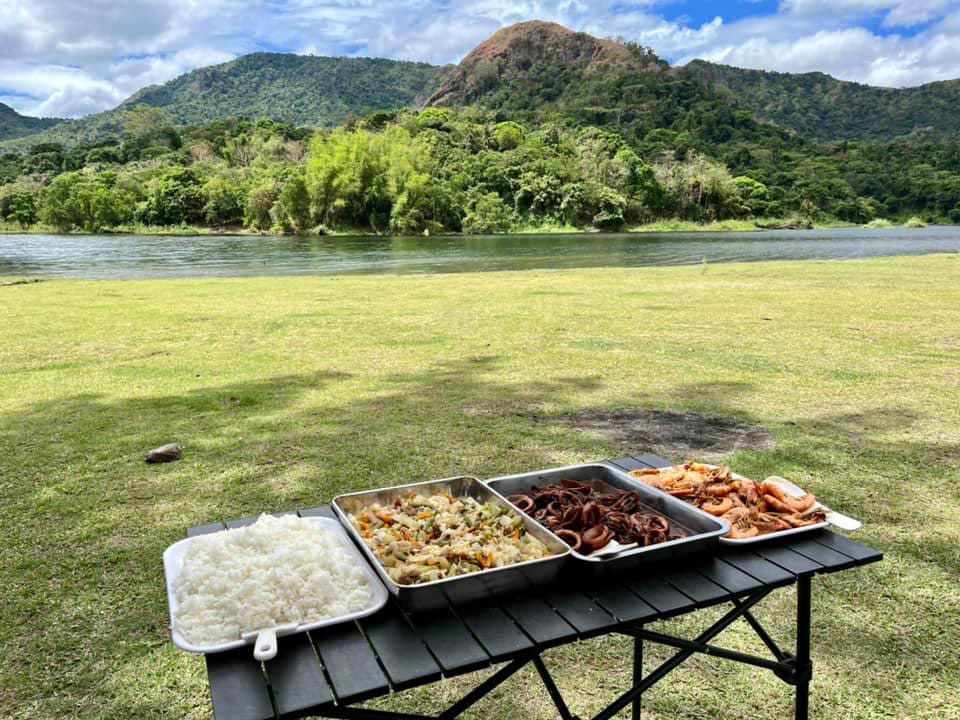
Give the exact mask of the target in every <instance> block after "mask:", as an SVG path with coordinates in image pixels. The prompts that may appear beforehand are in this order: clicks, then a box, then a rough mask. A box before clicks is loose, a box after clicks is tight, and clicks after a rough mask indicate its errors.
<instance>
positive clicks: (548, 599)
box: [187, 456, 882, 720]
mask: <svg viewBox="0 0 960 720" xmlns="http://www.w3.org/2000/svg"><path fill="white" fill-rule="evenodd" d="M613 462H614V464H616V465H619V466H620V467H623V468H624V469H628V470H632V469H637V468H641V467H663V466H664V465H668V464H669V463H668V462H667V461H665V460H663V459H662V458H658V457H656V456H642V457H630V458H622V459H619V460H616V461H613ZM297 514H299V515H301V516H304V517H309V516H318V515H319V516H326V517H333V514H332V511H331V510H330V509H329V508H328V507H320V508H313V509H307V510H300V511H297ZM255 520H256V518H246V519H243V520H237V521H230V522H227V523H226V524H225V525H226V526H227V527H241V526H243V525H246V524H250V523H252V522H254V521H255ZM225 525H224V524H220V523H214V524H209V525H204V526H201V527H196V528H192V529H190V530H189V531H188V533H187V534H188V536H195V535H201V534H205V533H210V532H216V531H218V530H222V529H223V528H224V526H225ZM881 558H882V554H881V553H879V552H877V551H875V550H872V549H870V548H868V547H865V546H863V545H861V544H859V543H857V542H854V541H852V540H850V539H848V538H846V537H843V536H840V535H837V534H835V533H832V532H829V531H825V530H821V531H816V532H812V533H809V534H805V535H800V536H794V538H793V539H784V540H781V541H771V542H769V543H763V544H759V545H754V546H750V548H749V549H746V547H740V548H722V549H721V550H719V551H718V552H717V553H716V554H714V555H712V556H707V557H701V558H692V559H691V560H690V561H689V562H688V563H685V564H684V566H683V567H682V568H680V567H667V568H662V569H656V568H655V569H650V568H645V569H642V570H638V571H637V572H636V574H635V575H630V574H627V575H624V576H623V577H617V578H616V579H615V580H608V581H604V582H603V583H598V584H596V585H591V586H589V587H587V588H584V587H570V586H564V585H557V586H555V587H551V588H549V589H546V590H542V591H538V592H537V593H536V594H532V593H530V594H524V595H518V596H512V597H507V598H499V599H496V600H487V601H482V602H476V603H473V604H470V605H462V606H457V607H452V608H447V609H444V610H441V611H432V612H430V613H425V614H424V615H422V616H417V615H409V614H407V613H405V612H403V611H401V610H400V609H398V608H397V607H396V606H395V605H393V604H392V603H388V605H387V607H386V608H385V609H384V610H383V611H381V612H379V613H377V614H376V615H373V616H371V617H369V618H364V619H361V620H359V621H357V622H350V623H344V624H341V625H337V626H334V627H330V628H325V629H322V630H318V631H313V632H309V633H301V634H298V635H293V636H289V637H283V638H281V639H280V640H279V652H278V654H277V657H276V658H274V659H273V660H270V661H269V662H267V663H264V664H263V665H262V666H261V663H259V662H257V661H255V660H254V659H253V657H252V651H251V649H250V648H249V647H244V648H239V649H237V650H234V651H230V652H225V653H218V654H213V655H207V656H206V663H207V671H208V674H209V680H210V693H211V697H212V700H213V709H214V715H215V716H216V717H217V718H219V719H221V720H224V719H229V720H266V719H267V718H277V717H280V718H296V717H306V716H311V715H319V716H324V715H325V714H327V715H336V714H337V709H338V708H342V707H343V706H346V705H350V704H353V703H357V702H360V701H363V700H368V699H371V698H374V697H378V696H381V695H385V694H387V693H389V692H391V691H399V690H404V689H407V688H411V687H415V686H418V685H424V684H427V683H431V682H434V681H436V680H438V679H439V678H441V677H452V676H455V675H459V674H462V673H466V672H471V671H474V670H478V669H481V668H484V667H488V666H490V665H493V664H495V663H500V662H504V661H507V660H512V659H517V658H522V657H525V656H531V655H535V654H537V653H539V652H540V651H542V650H544V649H547V648H550V647H554V646H557V645H561V644H564V643H569V642H573V641H576V640H581V639H586V638H591V637H595V636H598V635H603V634H606V633H610V632H614V631H616V630H617V629H618V628H621V627H625V626H626V625H627V624H634V623H646V622H652V621H655V620H661V619H665V618H669V617H674V616H676V615H681V614H684V613H687V612H690V611H692V610H695V609H699V608H704V607H708V606H711V605H716V604H718V603H724V602H729V601H730V600H732V599H734V598H738V597H742V596H744V595H746V594H748V593H753V592H756V591H758V590H764V589H772V588H776V587H780V586H786V585H790V584H792V583H794V582H796V581H797V579H798V578H799V577H802V576H810V575H814V574H821V573H831V572H836V571H839V570H845V569H847V568H851V567H855V566H858V565H865V564H867V563H872V562H876V561H878V560H880V559H881ZM325 711H326V713H325Z"/></svg>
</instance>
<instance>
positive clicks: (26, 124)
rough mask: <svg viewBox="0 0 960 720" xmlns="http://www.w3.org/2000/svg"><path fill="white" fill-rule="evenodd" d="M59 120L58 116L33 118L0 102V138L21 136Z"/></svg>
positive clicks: (37, 130)
mask: <svg viewBox="0 0 960 720" xmlns="http://www.w3.org/2000/svg"><path fill="white" fill-rule="evenodd" d="M59 122H61V120H60V119H59V118H35V117H27V116H26V115H21V114H20V113H18V112H17V111H16V110H14V109H13V108H12V107H10V106H9V105H4V104H3V103H0V140H9V139H12V138H18V137H23V136H24V135H30V134H32V133H35V132H39V131H40V130H43V129H45V128H48V127H51V126H53V125H56V124H57V123H59Z"/></svg>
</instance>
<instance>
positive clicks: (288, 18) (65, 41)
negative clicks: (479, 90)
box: [0, 0, 960, 116]
mask: <svg viewBox="0 0 960 720" xmlns="http://www.w3.org/2000/svg"><path fill="white" fill-rule="evenodd" d="M668 2H675V0H646V1H640V2H626V3H625V2H622V0H519V1H517V2H510V1H508V0H473V1H472V2H470V1H469V0H396V1H393V2H386V1H383V0H263V1H261V2H257V1H256V0H139V2H137V3H129V2H119V3H118V2H116V0H85V1H84V2H75V1H74V0H3V6H4V7H3V23H2V24H0V96H4V97H7V98H9V99H10V100H11V104H12V105H14V107H16V108H17V109H19V110H21V111H26V112H29V113H31V114H39V113H45V114H48V115H51V114H52V115H66V116H76V115H81V114H85V113H88V112H93V111H97V110H103V109H107V108H109V107H113V106H114V105H116V104H117V103H118V102H120V101H121V100H123V99H124V98H125V97H127V96H128V95H130V94H131V93H133V92H134V91H136V90H137V89H139V88H140V87H142V86H144V85H147V84H151V83H161V82H164V81H166V80H169V79H171V78H173V77H176V76H177V75H179V74H181V73H183V72H187V71H189V70H191V69H193V68H196V67H200V66H203V65H208V64H211V63H217V62H223V61H225V60H228V59H230V58H232V57H235V56H237V55H240V54H243V53H247V52H251V51H253V50H257V49H287V50H292V51H300V52H309V53H313V54H320V55H344V54H346V55H367V56H380V57H392V58H398V59H406V60H421V61H425V62H432V63H438V64H440V63H448V62H457V61H459V60H460V59H461V58H462V57H463V56H464V55H466V53H467V52H469V51H470V49H471V48H472V47H473V46H474V45H476V44H477V43H478V42H480V41H481V40H483V39H485V38H486V37H487V36H489V35H490V34H492V33H493V32H494V31H495V30H496V29H497V28H499V27H501V26H504V25H508V24H510V23H513V22H518V21H521V20H529V19H533V18H538V19H542V20H552V21H555V22H559V23H561V24H564V25H566V26H568V27H570V28H573V29H575V30H583V31H586V32H589V33H592V34H594V35H599V36H623V37H626V38H628V39H631V40H635V41H637V42H640V43H642V44H645V45H649V46H651V47H653V48H654V50H656V51H657V52H658V53H659V54H661V55H663V56H664V57H666V58H668V59H670V60H671V61H674V62H685V61H687V60H690V59H692V58H694V57H703V58H706V59H711V60H715V61H718V62H726V63H731V64H735V65H742V66H746V67H757V68H764V69H775V70H783V71H791V72H805V71H810V70H821V71H824V72H829V73H831V74H833V75H836V76H838V77H842V78H844V79H850V80H857V81H860V82H869V83H874V84H884V85H912V84H918V83H921V82H927V81H930V80H936V79H944V78H951V77H958V76H960V50H958V48H960V0H781V4H780V8H779V10H778V11H777V12H776V13H769V14H766V15H763V14H758V15H755V16H752V17H747V18H744V19H741V20H738V21H734V22H730V21H727V20H725V19H724V18H723V17H722V16H721V15H720V14H719V13H718V16H717V17H715V18H714V19H712V20H710V21H708V22H704V23H700V24H697V25H694V24H691V23H690V22H689V21H686V20H684V19H678V20H666V19H664V17H663V15H662V12H663V9H664V6H665V4H666V3H668ZM880 27H885V28H886V31H885V32H883V33H879V32H874V31H872V30H871V29H869V28H880Z"/></svg>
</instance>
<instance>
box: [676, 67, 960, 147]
mask: <svg viewBox="0 0 960 720" xmlns="http://www.w3.org/2000/svg"><path fill="white" fill-rule="evenodd" d="M683 71H684V72H686V73H687V74H689V75H690V76H691V77H695V78H699V79H701V80H704V81H707V82H711V83H715V84H718V85H722V86H724V87H727V88H729V89H730V91H731V92H732V93H733V95H734V97H736V98H737V100H738V101H739V102H741V103H742V104H743V105H745V106H746V107H748V108H750V109H751V110H753V111H754V112H755V113H756V114H757V115H758V116H759V117H761V118H764V119H766V120H771V121H773V122H775V123H777V124H778V125H781V126H783V127H786V128H790V129H791V130H795V131H796V132H799V133H802V134H805V135H809V136H811V137H816V138H819V139H823V140H865V139H871V140H890V139H892V138H894V137H898V136H901V135H909V134H910V133H911V132H914V131H922V132H925V133H927V134H930V135H932V136H934V137H938V138H945V137H956V136H957V135H958V134H960V80H946V81H941V82H934V83H929V84H927V85H920V86H918V87H910V88H882V87H873V86H871V85H861V84H859V83H854V82H847V81H844V80H837V79H836V78H834V77H831V76H830V75H825V74H824V73H819V72H811V73H803V74H793V73H779V72H769V71H766V70H746V69H743V68H737V67H731V66H729V65H718V64H714V63H709V62H706V61H703V60H694V61H692V62H690V63H689V64H687V65H685V66H684V68H683Z"/></svg>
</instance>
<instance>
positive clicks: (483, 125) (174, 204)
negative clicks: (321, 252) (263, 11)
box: [0, 106, 960, 236]
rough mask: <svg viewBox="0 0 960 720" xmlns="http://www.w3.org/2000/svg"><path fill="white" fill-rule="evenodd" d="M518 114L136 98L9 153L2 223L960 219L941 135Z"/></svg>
mask: <svg viewBox="0 0 960 720" xmlns="http://www.w3.org/2000/svg"><path fill="white" fill-rule="evenodd" d="M506 116H507V115H506V114H505V113H502V112H501V113H494V112H491V111H489V110H485V109H483V108H479V107H467V108H461V109H450V108H435V107H431V108H427V109H425V110H422V111H419V112H417V111H412V110H402V111H378V112H372V113H370V114H369V115H367V116H365V117H362V118H354V119H353V120H352V121H351V122H350V123H348V124H345V125H344V126H342V127H339V128H336V129H333V130H325V129H314V128H307V127H293V126H291V125H288V124H285V123H278V122H274V121H271V120H259V121H252V120H247V119H230V120H222V121H217V122H215V123H211V124H209V125H205V126H191V127H175V126H173V125H172V124H171V123H170V121H169V118H167V117H165V116H164V115H163V113H162V111H160V110H158V109H156V108H147V107H145V106H138V107H136V108H134V109H133V110H130V111H129V112H128V113H127V116H126V120H125V122H124V126H123V131H122V135H120V136H118V137H115V138H112V139H108V140H104V141H102V142H99V143H98V144H97V145H96V146H93V147H73V148H67V147H64V146H61V145H58V144H55V143H45V144H40V145H36V146H34V147H32V148H31V149H30V151H29V152H28V153H27V154H25V155H18V154H5V155H2V156H0V227H2V232H8V233H9V232H20V231H21V230H20V229H21V228H26V231H27V232H49V231H51V230H52V231H54V232H57V233H66V232H75V231H77V232H81V233H84V234H93V235H96V234H101V233H110V234H116V233H125V234H134V235H140V234H143V235H151V234H162V235H175V234H181V235H197V236H199V235H222V234H238V229H239V234H247V233H250V234H256V235H264V234H266V235H357V234H359V235H366V234H372V235H390V236H414V235H455V234H461V233H462V234H466V235H498V234H506V233H537V232H539V233H574V232H624V231H626V232H674V231H677V232H699V231H718V232H721V231H727V230H734V231H739V232H744V231H752V230H760V229H781V228H797V229H799V228H813V227H835V226H837V225H838V224H839V225H846V226H851V227H854V226H866V227H870V228H881V227H888V226H889V225H891V224H892V223H893V221H894V220H900V221H906V222H908V224H910V226H911V227H916V226H922V225H924V224H926V223H944V224H952V223H960V174H958V175H956V176H955V175H954V174H952V173H951V171H949V170H946V169H945V170H942V171H940V170H937V171H932V174H929V173H928V175H929V176H927V175H925V176H923V177H920V175H917V174H916V173H915V172H914V170H917V168H928V167H933V166H936V165H943V166H944V167H946V166H947V165H950V163H951V162H952V160H950V158H953V157H954V156H956V157H960V149H958V150H957V152H956V153H955V154H953V155H950V154H947V155H944V154H943V153H944V152H946V150H945V149H944V148H943V147H942V146H941V145H939V144H937V143H928V144H923V145H915V144H914V145H910V147H909V148H906V147H904V146H903V144H902V143H892V144H890V145H889V146H886V147H883V148H881V147H878V146H875V145H870V144H863V145H862V146H861V145H855V144H853V143H849V144H847V147H846V149H845V150H843V152H840V150H839V149H838V148H835V147H833V146H830V145H816V144H813V143H811V142H809V141H800V140H798V139H795V138H792V137H790V136H786V135H782V134H780V132H779V131H774V130H773V129H771V128H768V127H761V126H758V125H756V124H755V123H752V122H750V121H747V120H746V119H745V118H739V120H738V123H739V124H738V125H737V126H736V127H734V126H731V127H730V129H729V130H728V131H725V135H724V137H725V138H726V139H720V138H719V137H717V138H714V137H712V136H710V135H709V134H704V133H703V132H700V133H698V132H693V131H692V130H688V131H683V132H681V131H678V130H666V129H664V128H655V129H652V130H650V131H649V132H647V133H646V134H644V135H643V136H640V135H630V134H625V131H624V129H623V128H621V127H619V126H617V125H611V124H609V123H605V122H604V123H600V122H599V121H598V123H597V124H595V125H591V124H584V123H582V121H580V120H578V119H575V118H572V117H571V118H565V117H562V116H557V117H554V116H550V117H549V118H547V117H542V118H541V117H539V116H537V115H536V114H531V113H530V112H529V111H525V113H518V114H517V118H518V119H517V120H504V119H502V118H504V117H506ZM728 119H729V118H728ZM719 121H720V118H719V116H718V119H717V122H719ZM731 122H732V120H731ZM771 133H772V135H771ZM727 136H729V137H727ZM734 149H736V152H735V153H734V154H730V153H731V151H733V150H734ZM904 153H909V157H910V158H912V159H911V161H910V162H911V163H913V162H916V163H920V164H919V165H918V166H917V168H914V167H913V165H910V168H911V169H910V173H912V174H907V175H905V176H903V177H900V178H899V182H898V184H897V185H896V186H895V187H893V186H890V185H889V184H884V183H882V182H880V176H881V175H884V174H885V173H886V174H889V168H890V166H891V164H892V165H894V166H898V167H899V166H901V165H902V164H903V162H902V161H903V155H904ZM927 160H929V162H926V163H925V162H924V161H927ZM948 160H949V162H948ZM951 167H952V166H951ZM917 172H920V171H919V170H917ZM923 172H926V170H925V169H924V170H923ZM848 180H849V181H850V182H848ZM851 183H852V184H851ZM855 188H856V189H855ZM917 188H924V190H923V192H919V191H918V190H917ZM927 188H929V192H928V191H927ZM881 191H882V192H881ZM871 193H872V194H871ZM908 218H909V220H908Z"/></svg>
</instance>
